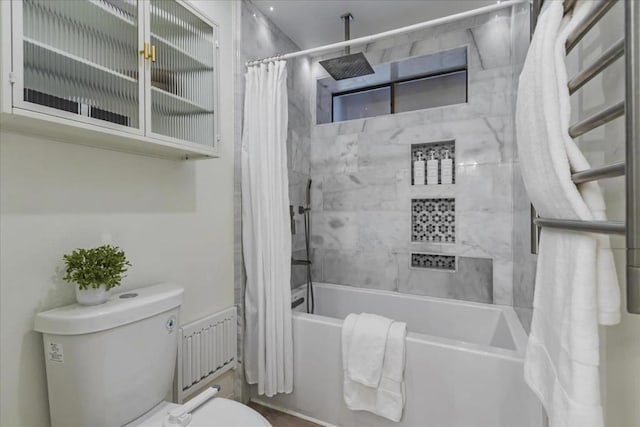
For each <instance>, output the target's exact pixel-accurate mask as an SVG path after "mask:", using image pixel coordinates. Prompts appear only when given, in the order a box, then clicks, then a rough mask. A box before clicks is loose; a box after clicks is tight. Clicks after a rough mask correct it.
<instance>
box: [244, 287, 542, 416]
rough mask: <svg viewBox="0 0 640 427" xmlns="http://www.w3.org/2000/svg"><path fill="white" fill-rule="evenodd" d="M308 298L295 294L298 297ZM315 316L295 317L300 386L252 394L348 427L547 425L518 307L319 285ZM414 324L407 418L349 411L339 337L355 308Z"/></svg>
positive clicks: (299, 314) (296, 376)
mask: <svg viewBox="0 0 640 427" xmlns="http://www.w3.org/2000/svg"><path fill="white" fill-rule="evenodd" d="M302 296H304V289H298V290H296V291H295V292H294V296H293V298H292V300H296V299H297V298H299V297H302ZM315 301H316V313H317V314H315V315H310V314H306V313H304V312H302V311H303V310H304V307H305V306H306V304H303V305H301V306H299V307H298V308H296V312H295V313H294V316H293V334H294V337H293V343H294V344H293V345H294V391H293V393H291V394H288V395H278V396H275V397H273V398H266V397H264V396H255V395H254V398H253V400H255V401H257V402H260V403H263V404H266V405H268V406H272V407H276V408H279V409H284V410H285V411H287V412H290V413H294V414H300V415H303V416H305V417H309V418H311V419H315V420H318V421H321V422H322V423H323V424H325V425H336V426H347V427H352V426H353V427H356V426H362V427H365V426H366V427H376V426H407V427H408V426H411V427H427V426H434V427H445V426H456V427H482V426H487V427H499V426H504V427H530V426H531V427H540V426H542V422H543V421H542V418H543V412H542V408H541V406H540V404H539V403H538V401H537V399H536V398H535V396H534V395H533V393H531V392H530V390H529V389H528V387H527V385H526V384H525V382H524V379H523V373H522V369H523V357H524V351H525V346H526V340H527V336H526V334H525V332H524V330H523V329H522V326H521V325H520V322H519V321H518V319H517V317H516V314H515V312H514V311H513V309H512V308H511V307H505V306H496V305H489V304H479V303H471V302H462V301H455V300H450V299H442V298H432V297H422V296H413V295H406V294H398V293H395V292H386V291H375V290H366V289H361V288H353V287H349V286H338V285H330V284H316V285H315ZM361 312H368V313H375V314H379V315H382V316H386V317H389V318H392V319H396V320H402V321H404V322H407V327H408V330H409V334H408V336H407V351H406V369H405V381H406V406H405V409H404V415H403V418H402V421H401V422H400V423H394V422H391V421H388V420H386V419H383V418H380V417H377V416H375V415H373V414H370V413H368V412H361V411H350V410H349V409H347V407H346V406H345V404H344V401H343V398H342V361H341V356H340V351H341V345H340V342H341V340H340V333H341V327H342V321H343V319H344V318H345V317H346V316H347V315H348V314H349V313H361Z"/></svg>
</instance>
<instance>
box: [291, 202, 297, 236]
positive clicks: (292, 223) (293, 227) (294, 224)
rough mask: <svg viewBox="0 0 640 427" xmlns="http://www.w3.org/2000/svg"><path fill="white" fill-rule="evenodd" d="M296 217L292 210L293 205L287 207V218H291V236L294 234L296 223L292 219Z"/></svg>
mask: <svg viewBox="0 0 640 427" xmlns="http://www.w3.org/2000/svg"><path fill="white" fill-rule="evenodd" d="M295 215H296V212H295V211H294V210H293V205H289V217H290V218H291V234H296V221H295V220H294V219H293V217H294V216H295Z"/></svg>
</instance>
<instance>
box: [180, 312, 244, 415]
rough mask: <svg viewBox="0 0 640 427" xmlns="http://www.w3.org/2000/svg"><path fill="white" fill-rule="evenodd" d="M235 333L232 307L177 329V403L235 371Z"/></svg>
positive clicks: (234, 313) (234, 314)
mask: <svg viewBox="0 0 640 427" xmlns="http://www.w3.org/2000/svg"><path fill="white" fill-rule="evenodd" d="M236 330H237V323H236V308H235V307H231V308H229V309H227V310H224V311H221V312H218V313H215V314H213V315H211V316H208V317H205V318H204V319H200V320H197V321H195V322H192V323H189V324H188V325H184V326H183V327H181V328H180V335H179V342H178V396H177V397H178V402H182V401H183V399H184V398H185V397H186V396H188V395H190V394H192V393H195V392H197V391H198V390H199V389H201V388H203V387H205V386H206V385H207V384H208V383H209V381H210V380H212V379H214V378H216V377H218V376H220V375H222V374H223V373H225V372H227V371H228V370H229V369H234V368H235V367H236V350H237V347H236V345H237V338H236V337H237V334H236Z"/></svg>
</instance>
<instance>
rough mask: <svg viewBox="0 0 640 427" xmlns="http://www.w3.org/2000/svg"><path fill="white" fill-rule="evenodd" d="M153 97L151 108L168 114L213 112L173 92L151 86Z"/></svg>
mask: <svg viewBox="0 0 640 427" xmlns="http://www.w3.org/2000/svg"><path fill="white" fill-rule="evenodd" d="M151 92H152V98H153V109H154V110H155V111H159V112H162V113H164V114H170V115H195V114H213V112H214V111H213V109H211V108H207V107H205V106H203V105H200V104H198V103H196V102H193V101H191V100H188V99H186V98H183V97H181V96H178V95H174V94H173V93H170V92H167V91H165V90H162V89H159V88H157V87H152V88H151Z"/></svg>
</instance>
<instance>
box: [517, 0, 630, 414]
mask: <svg viewBox="0 0 640 427" xmlns="http://www.w3.org/2000/svg"><path fill="white" fill-rule="evenodd" d="M592 3H593V2H589V1H582V2H578V3H577V4H576V6H575V9H574V14H573V16H572V17H567V18H564V19H563V5H562V1H558V0H552V1H548V2H546V3H545V6H544V7H543V10H542V12H541V14H540V17H539V19H538V24H537V27H536V32H535V34H534V37H533V40H532V42H531V46H530V48H529V53H528V55H527V59H526V62H525V65H524V69H523V71H522V74H521V76H520V85H519V88H518V101H517V111H516V126H517V137H518V153H519V158H520V168H521V171H522V176H523V179H524V183H525V187H526V188H527V193H528V194H529V197H530V198H531V200H532V202H533V205H534V206H535V207H536V209H537V210H538V212H539V214H540V216H543V217H548V218H562V219H579V220H587V221H589V220H604V219H606V217H605V205H604V199H603V197H602V192H601V191H600V187H599V186H598V184H597V183H595V182H591V183H586V184H582V185H580V186H579V187H577V186H576V185H575V184H574V183H573V182H572V180H571V173H572V172H573V171H579V170H584V169H588V168H589V167H590V166H589V163H588V162H587V160H586V159H585V157H584V156H583V155H582V153H581V152H580V150H579V148H578V147H577V145H576V144H575V143H574V141H573V140H572V139H571V137H570V136H569V134H568V128H569V120H570V114H571V109H570V100H569V93H568V89H567V81H568V79H567V72H566V67H565V63H564V61H565V47H564V45H565V41H566V39H567V36H568V34H569V33H570V32H571V30H572V29H573V28H574V27H575V25H577V24H578V23H579V22H580V20H581V19H582V18H583V17H584V16H585V14H586V13H587V12H588V10H589V9H590V8H591V7H592ZM539 253H540V255H539V256H538V265H537V272H536V285H535V296H534V313H533V320H532V325H531V334H530V337H529V342H528V346H527V355H526V360H525V379H526V381H527V383H528V384H529V386H530V387H531V388H532V389H533V390H534V392H535V393H536V394H537V395H538V397H539V398H540V400H541V401H542V403H543V405H544V407H545V409H546V411H547V414H548V415H549V423H550V426H551V427H558V426H567V427H573V426H581V427H589V426H593V427H600V426H602V425H603V416H602V406H601V402H600V379H599V372H598V366H599V337H598V323H600V324H603V325H611V324H615V323H617V322H618V321H619V319H620V293H619V287H618V280H617V276H616V271H615V266H614V263H613V255H612V252H611V249H610V245H609V238H608V237H607V236H604V235H596V234H589V233H578V232H571V231H562V230H554V229H550V228H543V229H542V232H541V236H540V247H539Z"/></svg>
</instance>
